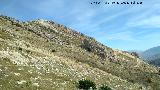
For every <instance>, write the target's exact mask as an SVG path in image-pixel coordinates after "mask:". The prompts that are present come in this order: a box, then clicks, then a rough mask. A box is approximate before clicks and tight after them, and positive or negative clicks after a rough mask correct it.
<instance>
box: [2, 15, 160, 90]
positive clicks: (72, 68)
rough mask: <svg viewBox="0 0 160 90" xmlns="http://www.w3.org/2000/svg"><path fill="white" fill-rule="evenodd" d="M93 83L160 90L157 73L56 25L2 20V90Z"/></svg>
mask: <svg viewBox="0 0 160 90" xmlns="http://www.w3.org/2000/svg"><path fill="white" fill-rule="evenodd" d="M83 78H86V79H90V80H92V81H94V82H95V83H96V84H97V86H100V85H102V84H107V85H108V86H109V87H111V88H112V89H114V90H159V89H160V87H158V86H159V85H160V77H159V74H158V69H157V68H155V67H153V66H150V65H149V64H147V63H145V62H143V61H142V60H140V59H139V58H137V57H136V56H135V55H133V54H130V53H128V52H125V51H120V50H113V49H112V48H109V47H107V46H105V45H103V44H101V43H99V42H97V41H96V40H95V39H94V38H92V37H88V36H86V35H84V34H82V33H80V32H76V31H74V30H72V29H70V28H67V27H66V26H64V25H60V24H57V23H55V22H53V21H46V20H35V21H31V22H20V21H17V20H14V19H13V18H10V17H6V16H0V89H1V90H6V89H8V90H13V89H22V88H24V89H27V90H30V89H34V90H36V89H41V90H76V89H77V88H76V84H75V83H76V82H77V81H78V80H80V79H83Z"/></svg>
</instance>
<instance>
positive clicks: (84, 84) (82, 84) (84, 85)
mask: <svg viewBox="0 0 160 90" xmlns="http://www.w3.org/2000/svg"><path fill="white" fill-rule="evenodd" d="M78 88H79V89H84V90H89V89H91V88H92V89H93V90H95V89H96V84H95V83H94V82H92V81H90V80H84V79H83V80H80V81H79V82H78Z"/></svg>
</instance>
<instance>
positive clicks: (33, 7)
mask: <svg viewBox="0 0 160 90" xmlns="http://www.w3.org/2000/svg"><path fill="white" fill-rule="evenodd" d="M92 1H94V0H1V1H0V14H3V15H7V16H11V17H14V18H16V19H18V20H22V21H28V20H35V19H38V18H39V19H47V20H53V21H55V22H57V23H60V24H64V25H66V26H68V27H70V28H72V29H75V30H76V31H79V32H82V33H84V34H86V35H89V36H91V37H94V38H96V39H97V40H98V41H100V42H102V43H103V44H105V45H107V46H109V47H112V48H115V49H121V50H146V49H148V48H151V47H155V46H159V45H160V0H153V1H151V0H137V1H143V5H105V4H101V5H91V4H90V3H91V2H92ZM95 1H96V0H95ZM98 1H101V2H105V1H119V2H120V1H132V0H98ZM135 1H136V0H135Z"/></svg>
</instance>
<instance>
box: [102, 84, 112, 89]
mask: <svg viewBox="0 0 160 90" xmlns="http://www.w3.org/2000/svg"><path fill="white" fill-rule="evenodd" d="M99 90H112V89H111V88H110V87H108V86H107V85H102V86H101V87H100V88H99Z"/></svg>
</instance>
